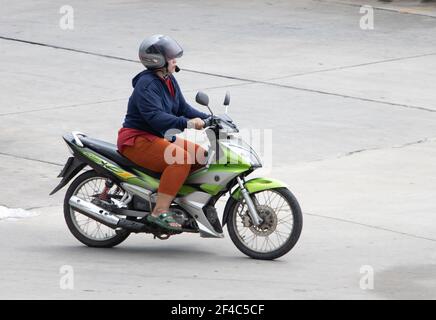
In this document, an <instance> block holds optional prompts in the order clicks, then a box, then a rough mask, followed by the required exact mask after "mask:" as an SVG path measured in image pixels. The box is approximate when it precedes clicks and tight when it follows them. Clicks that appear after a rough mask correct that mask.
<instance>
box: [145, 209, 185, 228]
mask: <svg viewBox="0 0 436 320" xmlns="http://www.w3.org/2000/svg"><path fill="white" fill-rule="evenodd" d="M174 215H175V213H174V212H172V211H170V210H157V211H156V212H152V213H151V214H150V215H149V216H148V217H147V220H148V221H149V222H154V223H155V224H157V225H159V226H160V227H162V228H166V229H170V230H178V229H181V227H182V226H181V225H180V224H179V223H177V222H176V221H175V220H174V217H173V216H174Z"/></svg>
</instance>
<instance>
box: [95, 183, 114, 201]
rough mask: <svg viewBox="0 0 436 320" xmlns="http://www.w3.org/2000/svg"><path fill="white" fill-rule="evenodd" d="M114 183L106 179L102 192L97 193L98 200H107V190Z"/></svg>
mask: <svg viewBox="0 0 436 320" xmlns="http://www.w3.org/2000/svg"><path fill="white" fill-rule="evenodd" d="M113 185H114V183H113V182H112V181H111V180H106V182H105V184H104V189H103V192H102V193H100V194H99V196H98V198H99V199H100V200H103V201H106V200H108V193H109V190H110V189H111V188H112V187H113Z"/></svg>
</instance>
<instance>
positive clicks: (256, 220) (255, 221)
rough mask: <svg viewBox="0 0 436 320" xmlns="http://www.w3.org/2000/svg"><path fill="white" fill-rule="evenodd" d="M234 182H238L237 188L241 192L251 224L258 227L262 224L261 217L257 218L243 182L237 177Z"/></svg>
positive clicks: (254, 207)
mask: <svg viewBox="0 0 436 320" xmlns="http://www.w3.org/2000/svg"><path fill="white" fill-rule="evenodd" d="M236 180H237V181H238V185H239V188H240V190H241V193H242V197H243V198H244V200H245V203H246V204H247V206H248V214H249V215H250V218H251V221H252V222H253V224H254V225H255V226H258V225H260V224H261V223H262V222H263V220H262V218H261V217H259V214H258V213H257V210H256V206H255V205H254V202H253V200H252V199H251V197H250V194H249V193H248V191H247V189H246V188H245V186H244V182H243V181H242V179H241V178H239V177H237V178H236Z"/></svg>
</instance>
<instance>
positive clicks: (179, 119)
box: [117, 35, 209, 231]
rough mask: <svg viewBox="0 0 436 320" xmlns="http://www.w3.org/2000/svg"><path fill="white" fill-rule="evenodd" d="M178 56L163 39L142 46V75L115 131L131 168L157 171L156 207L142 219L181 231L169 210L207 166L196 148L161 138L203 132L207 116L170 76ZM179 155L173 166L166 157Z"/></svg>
mask: <svg viewBox="0 0 436 320" xmlns="http://www.w3.org/2000/svg"><path fill="white" fill-rule="evenodd" d="M182 55H183V49H182V48H181V47H180V45H179V44H178V43H177V42H176V41H175V40H173V39H172V38H170V37H169V36H164V35H153V36H151V37H148V38H146V39H145V40H144V41H142V43H141V45H140V47H139V59H140V61H141V62H142V64H143V65H144V66H145V68H146V70H144V71H142V72H140V73H139V74H137V75H136V76H135V77H134V78H133V80H132V85H133V88H134V89H133V93H132V95H131V96H130V99H129V102H128V107H127V114H126V116H125V119H124V123H123V125H122V128H121V129H120V130H119V131H118V141H117V146H118V150H119V152H120V153H121V154H122V155H123V156H125V157H127V158H128V159H129V160H131V161H132V162H134V163H135V164H137V165H139V166H141V167H144V168H147V169H149V170H152V171H155V172H161V173H162V175H161V178H160V183H159V188H158V194H157V201H156V206H155V207H154V209H153V211H152V213H151V214H149V215H148V216H147V220H148V221H149V222H152V223H156V224H157V225H159V226H161V227H163V228H166V229H169V230H175V231H177V230H181V225H180V224H178V223H177V222H176V220H175V219H174V217H173V216H174V214H175V213H174V212H172V211H171V210H170V205H171V202H172V200H173V199H174V197H175V196H176V195H177V193H178V191H179V190H180V188H181V186H182V185H183V184H184V182H185V180H186V178H187V177H188V175H189V174H190V173H191V172H193V171H195V170H198V169H200V168H201V167H202V166H203V164H204V163H205V162H206V159H205V158H206V152H205V150H204V149H203V148H201V147H200V146H199V145H198V144H195V143H193V142H190V141H187V140H184V139H181V138H180V137H176V136H170V137H169V138H168V137H166V136H165V134H166V132H167V131H168V130H171V129H178V130H180V131H183V130H184V129H185V128H195V129H202V128H203V127H204V124H205V123H204V121H203V119H206V118H208V117H209V115H208V114H206V113H203V112H200V111H198V110H196V109H194V108H193V107H192V106H190V105H189V104H188V103H187V102H186V100H185V98H184V97H183V94H182V92H181V90H180V87H179V85H178V83H177V81H176V79H175V77H174V76H173V73H174V72H177V71H178V70H179V69H178V67H177V65H176V63H177V61H176V58H180V57H181V56H182ZM175 154H176V155H182V157H179V158H178V159H177V161H175V163H170V162H169V161H168V158H169V157H168V155H172V156H174V155H175Z"/></svg>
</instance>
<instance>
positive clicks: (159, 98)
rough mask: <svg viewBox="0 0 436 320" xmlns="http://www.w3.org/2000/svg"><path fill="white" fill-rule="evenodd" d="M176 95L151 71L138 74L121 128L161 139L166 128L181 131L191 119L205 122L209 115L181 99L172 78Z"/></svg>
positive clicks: (134, 80) (180, 93)
mask: <svg viewBox="0 0 436 320" xmlns="http://www.w3.org/2000/svg"><path fill="white" fill-rule="evenodd" d="M170 77H171V81H172V83H173V86H174V91H175V96H174V97H172V96H171V93H170V91H169V90H168V87H167V85H166V84H165V83H164V82H163V81H162V80H161V79H160V78H159V76H158V75H156V74H155V73H154V72H152V71H150V70H145V71H143V72H141V73H139V74H137V75H136V76H135V77H134V78H133V80H132V85H133V88H134V90H133V93H132V95H131V96H130V99H129V104H128V106H127V114H126V117H125V119H124V123H123V127H124V128H132V129H138V130H143V131H147V132H150V133H152V134H154V135H156V136H159V137H164V134H165V132H166V131H167V130H169V129H179V130H180V131H183V130H184V129H185V128H186V126H187V121H188V120H189V119H192V118H201V119H205V118H207V117H208V116H209V115H207V114H206V113H203V112H200V111H198V110H196V109H194V108H193V107H191V106H190V105H189V104H188V103H187V102H186V101H185V98H184V97H183V94H182V92H181V91H180V87H179V85H178V83H177V81H176V79H175V78H174V77H173V76H172V75H171V76H170Z"/></svg>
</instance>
